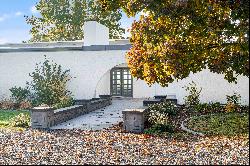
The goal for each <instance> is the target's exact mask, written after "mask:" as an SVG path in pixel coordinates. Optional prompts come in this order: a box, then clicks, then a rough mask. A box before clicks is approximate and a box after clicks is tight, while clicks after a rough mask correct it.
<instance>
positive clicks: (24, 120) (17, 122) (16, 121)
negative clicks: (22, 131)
mask: <svg viewBox="0 0 250 166" xmlns="http://www.w3.org/2000/svg"><path fill="white" fill-rule="evenodd" d="M9 125H10V126H11V127H29V126H30V116H29V115H27V114H24V113H20V114H19V115H17V116H15V117H13V118H12V119H11V122H10V124H9Z"/></svg>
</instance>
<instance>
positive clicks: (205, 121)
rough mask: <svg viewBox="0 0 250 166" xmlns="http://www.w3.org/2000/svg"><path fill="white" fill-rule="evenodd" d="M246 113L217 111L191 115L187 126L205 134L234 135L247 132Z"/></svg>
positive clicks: (247, 116) (247, 121)
mask: <svg viewBox="0 0 250 166" xmlns="http://www.w3.org/2000/svg"><path fill="white" fill-rule="evenodd" d="M248 118H249V114H248V113H217V114H211V115H205V116H198V117H193V118H191V119H190V120H189V122H188V124H187V127H188V128H189V129H191V130H194V131H198V132H202V133H204V134H207V135H227V136H235V135H241V134H248V133H249V120H248Z"/></svg>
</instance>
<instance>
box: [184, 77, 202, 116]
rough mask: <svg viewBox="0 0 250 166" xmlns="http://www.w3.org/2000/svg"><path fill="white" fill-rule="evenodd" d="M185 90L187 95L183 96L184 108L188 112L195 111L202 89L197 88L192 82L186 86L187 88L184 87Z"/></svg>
mask: <svg viewBox="0 0 250 166" xmlns="http://www.w3.org/2000/svg"><path fill="white" fill-rule="evenodd" d="M185 90H186V91H187V92H188V95H187V96H185V98H184V101H185V107H186V108H187V110H189V111H193V110H194V111H195V110H196V109H197V108H196V107H197V106H199V104H200V94H201V91H202V88H198V87H197V85H196V84H195V83H194V82H193V81H192V82H191V83H189V84H188V86H185Z"/></svg>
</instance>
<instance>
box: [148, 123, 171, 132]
mask: <svg viewBox="0 0 250 166" xmlns="http://www.w3.org/2000/svg"><path fill="white" fill-rule="evenodd" d="M163 132H169V133H174V127H173V126H172V125H170V124H165V125H163V124H154V125H153V126H151V127H150V128H149V129H146V130H145V131H144V133H145V134H160V133H163Z"/></svg>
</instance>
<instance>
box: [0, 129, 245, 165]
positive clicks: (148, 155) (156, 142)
mask: <svg viewBox="0 0 250 166" xmlns="http://www.w3.org/2000/svg"><path fill="white" fill-rule="evenodd" d="M248 137H249V136H248V135H246V136H237V137H236V136H235V137H225V136H214V137H196V136H192V137H187V138H186V139H175V138H172V139H171V138H162V137H152V136H148V135H144V134H129V133H121V132H118V131H115V132H114V131H99V132H91V131H83V130H50V131H44V130H32V129H27V130H24V131H12V132H10V131H7V130H5V129H2V130H0V142H1V144H0V164H1V165H3V164H248V163H249V140H248Z"/></svg>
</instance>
